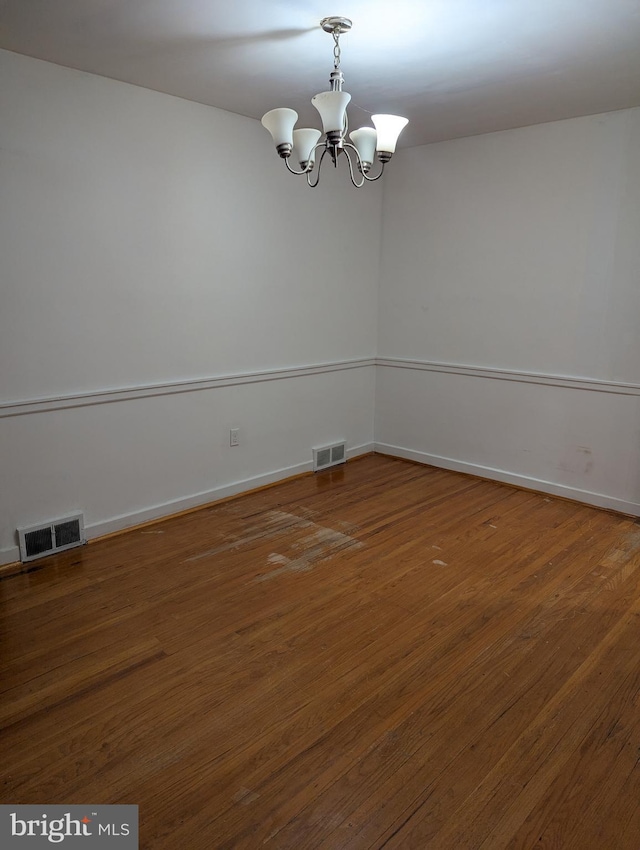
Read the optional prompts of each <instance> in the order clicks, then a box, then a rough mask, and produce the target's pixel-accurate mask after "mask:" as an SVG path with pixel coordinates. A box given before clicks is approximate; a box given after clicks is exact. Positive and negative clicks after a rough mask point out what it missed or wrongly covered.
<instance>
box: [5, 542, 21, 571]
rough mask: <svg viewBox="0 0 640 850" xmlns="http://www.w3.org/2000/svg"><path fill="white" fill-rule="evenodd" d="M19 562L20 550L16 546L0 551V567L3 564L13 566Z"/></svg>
mask: <svg viewBox="0 0 640 850" xmlns="http://www.w3.org/2000/svg"><path fill="white" fill-rule="evenodd" d="M19 560H20V549H19V548H18V547H17V546H10V547H9V548H8V549H0V567H2V566H4V564H14V563H15V562H16V561H19Z"/></svg>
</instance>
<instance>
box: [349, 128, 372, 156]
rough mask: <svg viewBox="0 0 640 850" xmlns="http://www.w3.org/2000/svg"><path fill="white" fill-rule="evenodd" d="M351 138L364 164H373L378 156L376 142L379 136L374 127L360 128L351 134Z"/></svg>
mask: <svg viewBox="0 0 640 850" xmlns="http://www.w3.org/2000/svg"><path fill="white" fill-rule="evenodd" d="M349 138H350V139H351V141H352V142H353V144H354V145H355V146H356V149H357V151H358V155H359V156H360V159H361V160H362V162H373V160H374V158H375V155H376V140H377V138H378V134H377V133H376V131H375V130H374V129H373V127H360V129H359V130H354V131H353V133H349Z"/></svg>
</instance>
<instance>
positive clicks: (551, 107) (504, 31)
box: [0, 0, 640, 145]
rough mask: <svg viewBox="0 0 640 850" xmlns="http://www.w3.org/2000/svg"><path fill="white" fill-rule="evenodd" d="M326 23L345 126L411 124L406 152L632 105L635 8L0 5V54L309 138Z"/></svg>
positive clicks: (638, 100) (637, 83)
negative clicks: (345, 103) (382, 120)
mask: <svg viewBox="0 0 640 850" xmlns="http://www.w3.org/2000/svg"><path fill="white" fill-rule="evenodd" d="M327 15H343V16H346V17H349V18H352V20H353V30H352V31H351V32H350V33H348V34H346V35H344V36H343V37H342V39H341V46H342V70H343V71H344V74H345V78H346V82H345V90H346V91H349V92H350V93H351V94H352V96H353V100H352V106H351V107H350V109H349V113H350V122H351V126H352V128H353V127H355V126H360V124H364V123H368V121H367V115H366V113H367V112H394V113H397V114H400V115H406V116H407V117H408V118H409V121H410V124H409V126H408V127H407V129H406V130H405V132H404V134H403V142H404V144H405V145H407V144H409V145H416V144H423V143H426V142H431V141H438V140H441V139H451V138H455V137H458V136H468V135H474V134H477V133H486V132H491V131H493V130H502V129H506V128H510V127H521V126H524V125H527V124H537V123H540V122H544V121H554V120H556V119H560V118H570V117H574V116H577V115H588V114H593V113H597V112H608V111H611V110H615V109H623V108H626V107H631V106H639V105H640V0H393V2H387V3H382V2H378V0H369V2H365V0H330V2H329V0H321V2H316V0H279V2H264V0H230V2H222V0H0V47H4V48H6V49H8V50H13V51H16V52H18V53H24V54H27V55H28V56H35V57H38V58H40V59H47V60H49V61H51V62H56V63H58V64H60V65H66V66H69V67H72V68H79V69H81V70H84V71H90V72H92V73H95V74H101V75H103V76H105V77H112V78H114V79H117V80H125V81H127V82H130V83H135V84H136V85H139V86H144V87H146V88H150V89H155V90H157V91H162V92H167V93H169V94H174V95H178V96H180V97H184V98H187V99H189V100H195V101H198V102H200V103H206V104H210V105H211V106H218V107H221V108H222V109H227V110H230V111H231V112H237V113H240V114H241V115H248V116H251V117H254V118H260V117H261V116H262V114H263V113H264V112H266V111H267V110H268V109H272V108H274V107H276V106H290V107H292V108H294V109H296V110H297V111H298V112H299V113H300V118H301V123H300V124H299V125H298V126H301V125H304V124H311V125H318V116H317V114H316V113H315V110H314V109H313V108H312V107H311V105H310V98H311V96H312V95H313V94H315V93H316V92H318V91H323V90H325V89H327V88H328V76H329V72H330V71H331V68H332V64H333V53H332V51H333V41H332V39H331V36H330V35H327V34H326V33H324V32H323V31H322V30H321V29H320V28H319V26H318V23H319V21H320V19H321V18H323V17H325V16H327Z"/></svg>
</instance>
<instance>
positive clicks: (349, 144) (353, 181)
mask: <svg viewBox="0 0 640 850" xmlns="http://www.w3.org/2000/svg"><path fill="white" fill-rule="evenodd" d="M347 147H349V148H352V149H353V150H354V151H355V153H356V156H357V158H358V162H360V154H359V153H358V150H357V148H356V147H355V146H354V145H352V144H351V143H350V142H347V143H346V144H345V146H344V155H345V156H346V157H347V162H348V163H349V177H350V178H351V182H352V183H353V185H354V186H355V187H356V189H360V188H361V187H362V186H364V180H362V181H361V182H360V183H357V182H356V178H355V176H354V173H353V163H352V162H351V157H350V156H349V151H348V150H347ZM362 176H363V177H364V174H363V175H362Z"/></svg>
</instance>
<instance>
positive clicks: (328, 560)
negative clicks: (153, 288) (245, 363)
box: [0, 456, 640, 850]
mask: <svg viewBox="0 0 640 850" xmlns="http://www.w3.org/2000/svg"><path fill="white" fill-rule="evenodd" d="M38 567H39V568H37V569H35V570H34V571H32V572H30V573H27V574H24V575H19V576H14V577H10V578H6V579H4V580H3V581H1V582H0V595H1V599H2V612H1V614H0V641H1V643H0V646H1V657H2V666H3V671H4V672H3V677H2V703H1V707H0V727H1V729H2V732H1V739H0V747H1V751H2V761H1V767H0V773H1V776H2V788H3V791H2V802H5V803H9V802H11V803H65V804H70V803H136V804H139V806H140V824H141V825H140V847H141V848H145V850H169V848H171V850H174V848H184V850H222V848H234V850H236V849H237V848H262V847H266V848H278V850H281V849H282V850H284V848H295V850H303V848H309V850H311V849H312V850H338V848H339V850H363V848H367V849H368V848H382V847H384V848H385V850H423V848H442V850H472V848H473V850H475V848H483V850H498V848H533V847H536V848H563V850H565V848H580V850H585V849H586V850H589V848H594V850H595V848H597V849H598V850H638V848H639V847H640V806H639V804H638V801H639V800H640V770H639V767H638V765H639V760H640V525H638V523H637V522H635V521H634V520H632V519H628V518H625V517H620V516H615V515H612V514H609V513H606V512H603V511H598V510H596V509H592V508H588V507H585V506H580V505H576V504H573V503H570V502H565V501H561V500H556V499H552V498H550V497H545V496H542V495H538V494H535V493H531V492H525V491H520V490H517V489H513V488H511V487H507V486H502V485H500V484H495V483H491V482H487V481H482V480H478V479H474V478H471V477H467V476H463V475H458V474H456V473H451V472H446V471H443V470H437V469H434V468H431V467H422V466H417V465H413V464H409V463H405V462H402V461H398V460H395V459H391V458H387V457H382V456H370V457H367V458H363V459H361V460H358V461H355V462H352V463H350V464H348V465H347V467H342V468H338V469H336V470H334V471H331V472H325V473H321V474H319V475H316V476H308V477H304V478H300V479H297V480H293V481H290V482H286V483H284V484H281V485H279V486H277V487H274V488H272V489H268V490H264V491H261V492H257V493H254V494H250V495H248V496H244V497H242V498H240V499H237V500H234V501H230V502H227V503H224V504H220V505H218V506H213V507H210V508H205V509H203V510H201V511H198V512H196V513H191V514H188V515H185V516H182V517H177V518H174V519H170V520H166V521H164V522H162V523H159V524H156V525H152V526H147V527H146V528H142V529H139V530H136V531H132V532H129V533H127V534H124V535H121V536H118V537H114V538H111V539H108V540H104V541H100V542H96V543H93V544H91V545H89V546H87V547H84V548H82V549H76V550H72V551H70V552H66V553H64V554H62V555H59V556H55V557H51V558H49V559H46V560H44V561H42V562H39V563H38Z"/></svg>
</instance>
